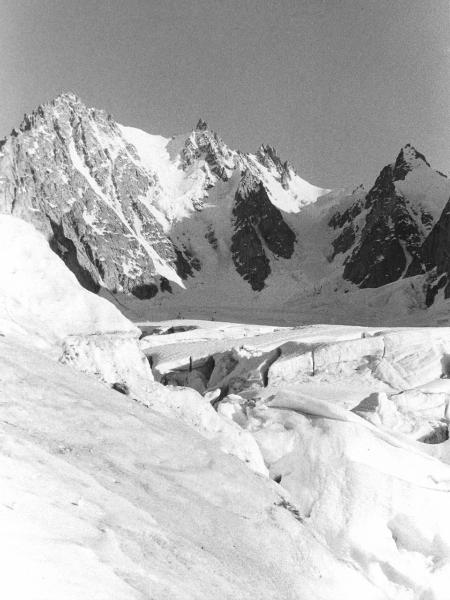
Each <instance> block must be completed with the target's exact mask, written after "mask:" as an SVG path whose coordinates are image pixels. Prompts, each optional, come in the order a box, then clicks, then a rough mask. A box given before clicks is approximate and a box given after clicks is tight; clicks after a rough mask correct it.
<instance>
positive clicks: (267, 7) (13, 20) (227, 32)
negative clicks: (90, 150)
mask: <svg viewBox="0 0 450 600" xmlns="http://www.w3.org/2000/svg"><path fill="white" fill-rule="evenodd" d="M449 62H450V2H449V1H448V0H278V1H269V0H120V1H119V0H0V65H1V66H0V106H1V110H0V136H3V135H5V134H7V133H9V131H10V130H11V129H12V127H13V126H14V125H16V124H18V122H19V121H20V119H21V118H22V116H23V113H25V112H29V111H30V110H32V109H33V108H35V107H36V106H37V105H38V104H40V103H42V102H44V101H46V100H49V99H51V98H52V97H54V96H55V95H57V94H58V93H59V92H60V91H62V90H72V91H75V92H76V93H77V94H78V95H79V96H80V97H81V98H82V99H83V100H84V102H85V103H86V104H88V105H91V106H97V107H99V108H104V109H106V110H107V111H109V112H111V113H112V114H113V116H114V117H115V118H116V120H118V121H119V122H121V123H124V124H126V125H133V126H136V127H140V128H142V129H145V130H146V131H149V132H150V133H160V134H163V135H166V136H170V135H172V134H174V133H180V132H183V131H188V130H190V129H191V128H192V127H193V126H194V125H195V123H196V122H197V119H198V118H199V116H202V117H203V118H205V119H206V120H207V121H208V123H209V125H210V127H211V128H212V129H214V130H216V131H217V132H218V133H219V135H221V137H222V138H223V139H224V140H225V141H226V142H227V143H228V144H229V145H230V146H232V147H236V148H240V149H241V150H245V151H249V150H255V149H256V148H257V147H258V145H259V144H260V143H261V142H266V143H270V144H272V145H274V146H275V147H276V148H277V149H278V151H279V154H280V155H281V157H282V158H289V159H290V160H292V162H293V163H294V165H295V166H296V167H297V170H298V172H299V174H300V175H301V176H303V177H304V178H306V179H308V180H309V181H311V182H312V183H315V184H317V185H321V186H324V187H341V186H347V185H353V184H355V185H356V184H358V183H360V182H361V181H365V180H369V181H370V180H371V179H373V177H374V176H375V175H376V174H377V173H378V172H379V170H380V169H381V167H382V166H384V165H385V164H386V163H387V162H390V161H391V160H393V159H394V158H395V156H396V154H397V152H398V150H399V149H400V147H401V146H402V145H404V144H406V143H407V142H410V143H412V144H413V145H415V146H416V147H417V148H418V149H419V150H420V151H422V152H423V153H424V154H425V155H426V156H427V158H428V160H430V161H431V163H432V165H433V166H435V167H436V168H438V169H440V170H443V171H444V172H447V173H448V172H450V133H449V131H448V128H449V116H450V115H449V113H450V110H449V96H450V94H449V92H450V85H449V84H450V81H449V79H450V72H449Z"/></svg>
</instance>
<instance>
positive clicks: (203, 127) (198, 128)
mask: <svg viewBox="0 0 450 600" xmlns="http://www.w3.org/2000/svg"><path fill="white" fill-rule="evenodd" d="M207 129H208V123H207V122H206V121H204V120H203V119H199V120H198V122H197V125H196V126H195V131H206V130H207Z"/></svg>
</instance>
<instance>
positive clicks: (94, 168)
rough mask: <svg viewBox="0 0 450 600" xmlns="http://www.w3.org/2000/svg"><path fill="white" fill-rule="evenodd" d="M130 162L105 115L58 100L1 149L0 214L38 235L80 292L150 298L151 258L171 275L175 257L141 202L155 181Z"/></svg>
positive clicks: (72, 100)
mask: <svg viewBox="0 0 450 600" xmlns="http://www.w3.org/2000/svg"><path fill="white" fill-rule="evenodd" d="M136 159H137V155H136V151H135V149H134V147H133V146H131V145H130V144H128V143H127V142H126V140H125V139H124V138H123V136H122V134H121V131H120V129H119V127H118V126H117V124H116V123H115V122H114V121H113V120H112V118H111V117H110V116H109V115H107V114H106V113H104V112H103V111H98V110H95V109H88V108H86V106H84V104H82V102H81V101H80V100H79V99H78V98H77V97H76V96H74V95H73V94H63V95H62V96H59V97H58V98H56V99H55V100H54V101H53V102H51V103H49V104H46V105H43V106H41V107H39V108H38V109H37V110H36V111H35V112H33V113H32V114H31V115H30V116H26V117H25V118H24V121H23V122H22V124H21V126H20V127H19V130H18V131H16V132H15V135H12V136H10V137H9V138H7V140H5V142H4V143H3V145H2V152H1V155H0V172H1V174H2V177H3V178H4V180H6V184H5V189H4V193H3V194H2V201H3V202H2V205H1V206H0V210H2V211H3V212H9V213H12V214H13V215H16V216H19V217H21V218H23V219H25V220H28V221H31V222H32V223H33V224H34V225H35V226H36V227H37V228H38V229H40V230H41V231H42V232H43V233H44V234H45V235H46V236H47V237H48V239H49V241H50V245H51V247H52V249H53V250H54V251H55V252H56V253H57V254H59V256H60V257H61V258H62V259H63V260H64V262H65V263H66V264H67V266H68V267H69V268H70V269H71V270H72V271H73V272H74V273H75V275H76V277H77V278H78V280H79V281H80V283H81V284H82V285H84V286H85V287H86V288H87V289H89V290H91V291H98V289H99V287H100V286H105V287H107V288H108V289H110V290H112V291H124V292H125V293H134V294H135V295H137V296H139V297H141V296H142V295H143V294H144V295H145V297H151V292H150V290H154V289H156V290H157V289H158V286H157V283H158V281H159V276H158V273H157V269H156V268H155V264H154V254H153V251H155V252H156V253H157V255H158V256H159V257H161V258H162V259H163V260H164V261H165V262H166V263H168V264H169V265H171V266H173V268H174V272H175V262H176V249H175V247H174V245H173V243H172V242H171V240H170V239H169V238H168V237H167V236H166V235H165V234H164V232H163V230H162V228H161V225H160V224H159V223H158V221H157V220H156V219H155V217H154V216H153V215H152V213H151V212H150V211H149V209H148V208H147V206H146V205H145V203H144V202H143V199H144V198H145V197H146V195H148V194H150V195H151V194H152V193H157V191H158V185H159V184H158V179H157V177H156V176H155V175H154V174H152V173H150V172H149V171H148V170H146V169H145V168H140V167H139V166H138V165H139V163H138V162H137V161H136ZM143 290H146V291H145V293H144V292H143ZM153 295H154V294H153Z"/></svg>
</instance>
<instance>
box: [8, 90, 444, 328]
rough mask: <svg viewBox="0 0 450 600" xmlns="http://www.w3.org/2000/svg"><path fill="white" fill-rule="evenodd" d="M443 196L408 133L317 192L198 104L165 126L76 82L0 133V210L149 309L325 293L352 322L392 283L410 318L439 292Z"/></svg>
mask: <svg viewBox="0 0 450 600" xmlns="http://www.w3.org/2000/svg"><path fill="white" fill-rule="evenodd" d="M449 197H450V182H449V180H448V179H447V178H446V176H445V175H443V174H442V173H439V172H437V171H435V170H433V169H432V167H431V166H430V165H429V163H428V162H427V161H426V159H425V157H424V156H423V155H422V154H420V153H419V152H418V151H417V150H415V149H414V148H412V147H411V146H410V145H407V146H405V147H404V148H403V149H402V150H401V151H400V154H399V155H398V157H397V159H396V160H395V162H394V163H392V164H390V165H388V166H386V167H385V168H384V169H383V170H382V171H381V173H380V175H379V177H378V178H377V180H376V182H375V184H374V186H373V187H372V188H370V189H369V190H368V191H367V190H365V189H364V188H362V187H359V188H357V189H356V190H355V191H354V192H352V193H346V192H345V191H339V190H338V191H330V190H324V189H321V188H317V187H315V186H313V185H311V184H309V183H308V182H306V181H304V180H303V179H301V177H299V176H298V174H297V173H296V172H295V170H294V168H293V167H292V165H290V163H289V162H287V161H282V160H281V159H280V158H279V156H278V155H277V153H276V151H275V150H274V149H273V148H272V147H270V146H268V145H264V144H263V145H262V146H261V147H260V148H259V149H258V150H257V151H256V152H255V154H244V153H242V152H240V151H237V150H232V149H230V148H229V147H228V146H227V145H226V144H225V143H224V142H223V141H222V139H221V138H220V137H219V136H218V135H217V134H216V133H214V132H213V131H211V130H210V129H209V128H208V126H207V124H206V123H205V122H204V121H203V120H201V119H200V120H199V122H198V124H197V126H196V127H195V129H194V130H193V131H191V132H190V133H187V134H183V135H177V136H174V137H172V138H164V137H161V136H157V135H150V134H147V133H145V132H143V131H141V130H138V129H135V128H132V127H124V126H122V125H119V124H117V123H116V122H115V121H114V120H113V119H112V117H111V116H110V115H107V114H106V113H105V112H103V111H101V110H97V109H92V108H87V107H86V106H85V105H84V104H83V103H82V102H81V100H79V99H78V98H77V97H76V96H75V95H73V94H62V95H60V96H58V97H57V98H56V99H55V100H53V101H52V102H50V103H48V104H44V105H42V106H40V107H39V108H38V109H37V110H36V111H34V112H33V113H32V114H31V115H27V116H25V117H24V120H23V121H22V123H21V125H20V126H19V127H18V128H17V129H16V130H13V132H12V133H11V135H10V136H8V137H7V138H6V139H5V140H4V141H3V142H2V143H1V147H0V210H1V211H2V212H4V213H9V214H13V215H16V216H19V217H21V218H23V219H25V220H27V221H30V222H31V223H33V225H35V227H37V228H38V229H39V230H40V231H41V232H43V233H44V235H45V236H46V237H47V239H48V240H49V242H50V245H51V247H52V249H53V250H54V251H55V252H56V253H57V254H58V255H59V256H60V257H61V258H62V259H63V260H64V262H65V263H66V265H67V266H68V267H69V268H70V269H71V270H72V271H73V273H74V274H75V275H76V277H77V278H78V280H79V282H80V283H81V284H82V285H83V286H84V287H86V288H87V289H89V290H92V291H96V292H98V291H102V293H104V294H106V295H107V296H108V297H109V298H110V299H113V300H116V301H117V302H118V305H119V306H121V307H127V308H128V310H129V311H131V312H130V313H129V314H139V315H140V316H146V317H148V316H149V315H151V314H155V311H156V312H158V311H160V312H161V310H163V309H164V310H165V311H166V312H167V314H169V313H171V314H172V315H175V314H177V313H179V312H183V313H184V312H186V311H189V310H195V309H196V308H197V307H199V306H200V305H202V306H203V309H204V311H205V314H209V315H211V314H214V313H215V312H218V314H221V312H223V310H224V309H225V308H226V309H230V308H231V307H234V308H235V310H239V309H243V310H251V308H252V307H253V306H257V307H258V310H259V311H260V314H262V312H263V311H264V310H266V311H270V310H278V309H281V308H282V309H283V310H284V312H285V314H286V315H288V314H289V315H291V316H290V319H291V321H292V320H294V321H295V320H296V321H298V320H299V319H302V320H309V321H317V320H322V312H323V309H324V307H328V310H331V308H332V307H336V306H337V307H339V310H340V311H341V313H340V314H339V320H341V321H343V320H344V321H347V322H352V321H355V319H356V318H357V317H356V313H355V310H354V306H355V305H356V306H357V307H358V310H360V311H361V310H362V317H363V320H365V322H368V321H376V319H377V318H378V316H379V315H380V313H381V312H385V311H384V310H382V307H381V305H383V304H385V300H386V297H385V298H384V300H383V301H382V303H381V305H380V302H378V298H379V297H380V294H379V293H373V294H369V295H368V294H367V293H362V289H373V288H380V287H383V289H384V286H386V285H389V284H391V285H392V284H395V286H394V288H392V289H391V288H389V293H388V295H389V294H390V296H392V294H394V295H395V297H396V300H395V301H392V302H391V305H392V310H393V311H394V313H395V315H394V316H395V317H396V318H406V319H409V320H410V321H415V320H416V319H417V315H415V314H412V313H414V312H415V310H416V309H418V310H419V311H421V310H422V308H425V307H426V306H430V305H431V304H432V303H433V302H435V300H436V298H438V299H439V298H440V300H439V301H440V302H441V301H442V299H443V297H444V295H445V296H447V295H448V293H447V292H445V293H444V292H442V293H441V295H440V296H439V291H440V290H441V289H442V288H443V287H444V286H445V285H447V284H446V281H447V280H446V279H445V281H444V279H443V277H442V276H443V275H445V276H446V274H447V273H448V270H449V268H450V266H449V265H447V259H446V252H445V251H444V250H442V248H443V245H445V238H446V235H447V226H446V220H445V210H444V209H445V206H446V203H447V201H448V199H449ZM442 241H444V243H442ZM411 278H412V279H411ZM280 290H281V293H280ZM110 292H112V293H113V296H111V295H108V294H109V293H110ZM391 292H392V293H391ZM399 294H401V295H402V296H403V297H404V298H403V300H402V301H401V303H400V305H399V304H398V302H397V300H398V295H399ZM369 297H371V298H372V299H374V300H373V302H369V303H368V302H367V299H368V298H369ZM133 298H137V299H139V300H146V302H145V303H139V302H135V301H134V300H133ZM148 300H151V302H150V303H149V302H148ZM369 304H370V305H371V306H370V307H368V306H369ZM306 306H308V307H309V308H308V310H305V307H306ZM394 306H395V310H394ZM363 307H366V308H367V310H365V311H364V310H363ZM261 311H262V312H261ZM411 311H412V312H411ZM388 312H389V311H388ZM342 315H344V316H343V317H342Z"/></svg>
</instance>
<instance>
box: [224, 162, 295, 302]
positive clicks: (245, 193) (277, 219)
mask: <svg viewBox="0 0 450 600" xmlns="http://www.w3.org/2000/svg"><path fill="white" fill-rule="evenodd" d="M233 218H234V234H233V236H232V240H231V253H232V257H233V262H234V264H235V266H236V270H237V272H238V273H239V274H240V275H241V276H242V277H243V278H244V279H245V280H246V281H248V282H249V283H250V285H251V287H252V289H254V290H257V291H260V290H262V289H263V288H264V285H265V280H266V279H267V277H268V275H269V274H270V272H271V268H270V261H269V259H268V257H267V255H266V252H265V249H264V246H263V243H264V244H265V246H267V248H268V249H269V250H270V251H271V252H272V253H273V254H274V255H275V256H278V257H282V258H290V257H291V256H292V254H293V252H294V244H295V241H296V239H295V234H294V232H293V231H292V230H291V229H290V227H289V226H288V225H287V224H286V223H285V222H284V220H283V217H282V214H281V212H280V211H279V210H278V209H277V208H276V207H275V206H274V205H273V204H272V203H271V202H270V199H269V197H268V195H267V191H266V189H265V188H264V185H263V184H262V183H261V181H259V180H258V179H256V178H255V177H254V175H252V174H251V173H250V171H247V172H246V173H244V175H243V178H242V181H241V184H240V186H239V188H238V190H237V192H236V196H235V204H234V208H233Z"/></svg>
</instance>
